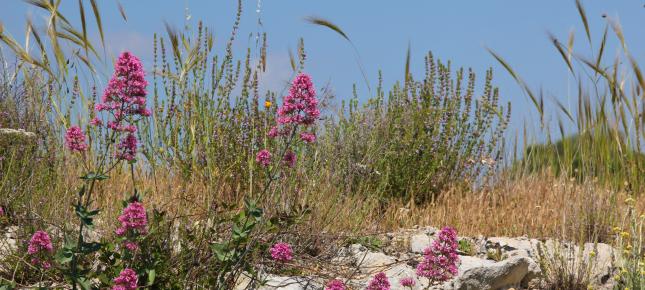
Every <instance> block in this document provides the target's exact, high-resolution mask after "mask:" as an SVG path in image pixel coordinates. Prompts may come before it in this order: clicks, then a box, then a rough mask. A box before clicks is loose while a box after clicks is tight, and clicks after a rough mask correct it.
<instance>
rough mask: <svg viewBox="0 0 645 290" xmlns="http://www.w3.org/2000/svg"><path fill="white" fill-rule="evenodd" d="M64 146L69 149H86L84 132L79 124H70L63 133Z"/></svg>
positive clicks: (77, 150) (81, 150) (79, 150)
mask: <svg viewBox="0 0 645 290" xmlns="http://www.w3.org/2000/svg"><path fill="white" fill-rule="evenodd" d="M65 146H67V149H69V150H70V151H76V152H83V151H85V150H87V144H86V143H85V134H84V133H83V130H81V128H80V127H79V126H71V127H69V128H68V129H67V132H66V133H65Z"/></svg>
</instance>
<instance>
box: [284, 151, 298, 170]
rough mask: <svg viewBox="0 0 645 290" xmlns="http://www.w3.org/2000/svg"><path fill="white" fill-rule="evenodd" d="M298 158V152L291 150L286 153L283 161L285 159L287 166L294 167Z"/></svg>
mask: <svg viewBox="0 0 645 290" xmlns="http://www.w3.org/2000/svg"><path fill="white" fill-rule="evenodd" d="M296 158H297V157H296V154H295V153H293V151H291V150H289V151H287V153H285V154H284V158H283V159H282V161H284V164H286V165H287V166H289V167H294V166H296Z"/></svg>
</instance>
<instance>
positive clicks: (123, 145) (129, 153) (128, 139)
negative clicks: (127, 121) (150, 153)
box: [116, 126, 137, 161]
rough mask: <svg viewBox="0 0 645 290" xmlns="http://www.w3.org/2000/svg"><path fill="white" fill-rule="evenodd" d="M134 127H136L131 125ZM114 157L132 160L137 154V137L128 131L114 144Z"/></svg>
mask: <svg viewBox="0 0 645 290" xmlns="http://www.w3.org/2000/svg"><path fill="white" fill-rule="evenodd" d="M132 127H133V128H135V129H136V127H134V126H132ZM116 148H117V152H116V157H117V158H119V159H125V160H128V161H130V160H133V159H134V157H135V156H136V155H137V137H136V136H134V134H132V133H130V134H128V135H127V136H125V138H123V139H122V140H121V142H119V144H117V145H116Z"/></svg>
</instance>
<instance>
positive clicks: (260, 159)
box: [255, 149, 271, 167]
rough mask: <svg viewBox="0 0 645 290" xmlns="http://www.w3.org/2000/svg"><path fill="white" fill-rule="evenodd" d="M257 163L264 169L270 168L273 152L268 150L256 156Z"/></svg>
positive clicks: (263, 150)
mask: <svg viewBox="0 0 645 290" xmlns="http://www.w3.org/2000/svg"><path fill="white" fill-rule="evenodd" d="M255 161H256V162H257V163H260V165H262V166H264V167H267V166H269V164H271V152H269V150H266V149H262V150H260V152H258V154H257V155H256V156H255Z"/></svg>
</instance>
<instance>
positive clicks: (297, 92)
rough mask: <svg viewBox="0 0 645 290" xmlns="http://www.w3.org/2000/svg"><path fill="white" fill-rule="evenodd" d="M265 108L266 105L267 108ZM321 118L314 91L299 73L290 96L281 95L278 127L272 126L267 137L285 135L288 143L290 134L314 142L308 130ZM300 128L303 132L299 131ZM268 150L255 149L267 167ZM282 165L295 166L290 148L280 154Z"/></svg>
mask: <svg viewBox="0 0 645 290" xmlns="http://www.w3.org/2000/svg"><path fill="white" fill-rule="evenodd" d="M267 108H268V107H267ZM319 117H320V110H319V109H318V99H317V98H316V90H315V89H314V85H313V83H312V82H311V77H310V76H309V75H307V74H304V73H301V74H299V75H298V76H297V77H296V78H295V79H294V81H293V83H292V84H291V88H290V89H289V95H287V96H285V97H284V100H283V103H282V106H281V107H280V108H278V118H277V123H278V125H277V126H274V127H271V129H269V132H268V133H267V136H268V137H270V138H277V137H281V136H282V137H285V138H286V139H287V142H286V143H287V144H290V143H291V141H292V138H293V137H299V139H300V141H302V142H304V143H313V142H315V141H316V135H315V134H314V133H312V132H309V131H307V130H308V128H309V127H310V126H311V125H313V124H314V123H315V122H316V120H318V118H319ZM299 127H300V128H302V129H303V130H302V132H300V133H299V134H297V133H298V131H299ZM270 157H271V155H270V152H269V151H268V150H266V149H263V150H262V151H260V152H258V154H257V156H256V161H257V162H258V163H259V164H261V165H262V166H265V167H266V166H268V165H269V163H270V162H271V159H270ZM278 158H281V159H282V162H283V164H284V165H286V166H288V167H294V166H295V165H296V154H295V153H294V152H293V151H285V152H284V156H279V157H278Z"/></svg>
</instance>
